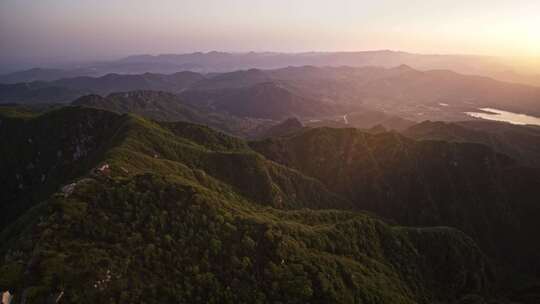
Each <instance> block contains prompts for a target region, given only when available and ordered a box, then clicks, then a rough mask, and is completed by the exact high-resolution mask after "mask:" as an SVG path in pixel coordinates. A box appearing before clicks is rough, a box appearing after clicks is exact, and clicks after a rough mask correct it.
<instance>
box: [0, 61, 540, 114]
mask: <svg viewBox="0 0 540 304" xmlns="http://www.w3.org/2000/svg"><path fill="white" fill-rule="evenodd" d="M249 88H251V90H255V91H264V92H266V91H267V90H272V91H275V92H271V93H268V94H266V93H264V94H263V96H259V99H260V98H261V97H265V96H266V95H268V96H269V98H270V97H272V96H274V95H275V96H276V97H280V98H281V96H282V95H283V94H288V95H290V96H294V98H295V99H298V100H300V99H302V100H303V101H298V102H292V101H291V100H290V99H291V98H292V97H283V98H284V99H285V101H283V102H285V103H287V104H288V103H292V104H291V105H290V106H295V105H296V104H298V103H303V102H312V103H313V105H312V106H311V107H312V108H313V111H312V112H314V113H318V114H319V115H325V114H327V113H328V111H327V109H326V108H325V107H323V105H332V106H334V107H335V108H336V110H335V111H336V112H337V111H338V110H339V111H344V112H343V113H341V114H345V113H347V112H353V111H357V110H358V108H359V107H363V108H367V109H370V110H374V111H382V112H384V113H386V114H389V115H391V116H398V117H400V118H403V119H406V120H411V121H422V120H426V119H430V120H464V119H467V116H466V115H465V114H464V112H466V111H473V110H476V109H478V108H482V107H492V108H497V109H502V110H507V111H512V112H517V113H526V114H529V115H537V116H538V115H540V106H539V104H538V100H539V98H540V88H539V87H534V86H526V85H520V84H512V83H505V82H500V81H496V80H493V79H490V78H485V77H479V76H468V75H462V74H457V73H454V72H451V71H447V70H432V71H426V72H423V71H419V70H415V69H412V68H411V67H409V66H404V65H402V66H398V67H395V68H378V67H363V68H351V67H336V68H333V67H323V68H319V67H310V66H305V67H289V68H284V69H277V70H256V69H250V70H243V71H236V72H230V73H221V74H219V73H217V74H216V73H213V74H197V73H194V72H180V73H176V74H168V75H163V74H151V73H145V74H139V75H120V74H109V75H105V76H102V77H98V78H93V77H78V78H67V79H60V80H56V81H51V82H30V83H23V84H20V83H19V84H11V85H10V84H7V85H6V84H3V85H0V102H17V103H38V102H42V103H45V102H49V103H50V102H70V101H72V100H73V99H75V98H76V97H80V96H83V95H87V94H89V93H94V94H100V95H106V94H109V93H112V92H123V91H130V90H158V91H166V92H170V93H181V94H185V96H188V97H200V98H204V99H206V100H205V102H208V101H209V100H208V99H214V98H216V97H215V95H219V96H222V95H223V96H225V97H223V98H228V97H229V96H233V97H234V98H236V96H237V95H238V96H239V97H238V99H245V97H242V94H247V93H246V90H249ZM188 92H190V94H188ZM194 94H198V95H194ZM253 94H257V92H250V93H249V96H250V97H251V96H252V95H253ZM287 99H289V101H287ZM238 102H239V103H242V102H240V101H238ZM261 103H262V101H261ZM264 104H265V105H266V104H267V102H266V101H265V102H264ZM442 105H444V106H442ZM249 106H253V105H252V104H251V103H249ZM339 107H340V108H339ZM233 108H235V107H233ZM241 108H243V104H242V107H241ZM319 108H320V109H319ZM231 110H232V111H233V112H235V111H236V112H238V111H239V110H238V109H236V110H235V109H231ZM301 112H305V110H303V111H301ZM293 114H294V113H289V116H291V115H293ZM304 114H306V115H312V113H304ZM242 115H243V114H242ZM255 115H264V116H269V113H265V114H262V113H255ZM270 116H274V114H272V115H270ZM278 116H280V115H278ZM280 118H283V117H282V116H280Z"/></svg>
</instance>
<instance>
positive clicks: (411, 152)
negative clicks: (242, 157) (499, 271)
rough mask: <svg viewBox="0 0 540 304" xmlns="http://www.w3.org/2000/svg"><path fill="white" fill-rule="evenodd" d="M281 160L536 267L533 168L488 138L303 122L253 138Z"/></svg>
mask: <svg viewBox="0 0 540 304" xmlns="http://www.w3.org/2000/svg"><path fill="white" fill-rule="evenodd" d="M250 145H251V147H252V148H253V149H254V150H256V151H258V152H260V153H261V154H263V155H265V156H266V157H267V158H269V159H272V160H274V161H276V162H278V163H281V164H283V165H285V166H288V167H291V168H295V169H298V170H299V171H301V172H302V173H304V174H306V175H308V176H312V177H314V178H317V179H318V180H320V181H322V182H323V183H324V184H325V185H326V186H327V187H328V188H329V189H330V190H332V191H334V192H336V193H339V194H341V195H343V196H344V197H346V198H348V199H349V200H351V201H352V202H353V204H354V205H355V208H356V209H360V210H369V211H372V212H374V213H375V214H378V215H381V216H383V217H386V218H390V219H394V220H396V221H397V222H398V223H400V224H404V225H412V226H432V225H448V226H452V227H456V228H459V229H461V230H463V231H464V232H466V233H467V234H468V235H471V236H472V237H473V238H474V239H475V240H477V241H478V243H479V245H480V247H481V248H482V249H483V250H484V251H485V252H486V253H488V255H490V256H492V257H495V258H497V259H499V260H501V261H504V262H503V263H502V264H506V265H514V266H516V267H519V268H521V269H522V271H526V272H529V273H531V274H533V275H538V272H539V270H540V264H539V262H538V256H539V255H540V246H538V245H537V243H536V242H534V241H532V239H531V237H532V236H531V235H532V234H531V233H534V232H533V231H538V229H540V227H539V226H538V224H537V223H538V221H537V219H538V217H539V216H540V204H539V203H538V197H539V190H538V189H540V171H539V170H538V169H532V168H524V167H520V166H519V165H516V162H515V161H514V160H512V159H511V158H509V157H508V156H506V155H503V154H499V153H496V152H494V151H493V150H491V149H489V148H488V147H487V146H483V145H479V144H471V143H448V142H443V141H429V140H425V141H414V140H411V139H408V138H406V137H404V136H402V135H400V134H398V133H395V132H390V133H384V132H383V133H379V134H369V133H366V132H364V131H360V130H356V129H330V128H319V129H307V130H304V131H302V132H297V133H295V134H293V135H290V136H284V137H280V138H273V139H272V138H271V139H266V140H264V141H258V142H252V143H251V144H250Z"/></svg>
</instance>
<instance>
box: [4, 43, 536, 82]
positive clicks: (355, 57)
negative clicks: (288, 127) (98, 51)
mask: <svg viewBox="0 0 540 304" xmlns="http://www.w3.org/2000/svg"><path fill="white" fill-rule="evenodd" d="M400 64H406V65H409V66H412V67H414V68H416V69H420V70H434V69H445V70H453V71H456V72H459V73H463V74H471V75H482V76H488V77H494V78H496V79H499V80H502V81H510V82H517V83H523V84H530V85H537V86H538V85H540V78H539V77H538V75H528V74H522V73H519V72H516V71H515V69H514V68H513V67H511V66H508V65H507V64H506V63H505V62H503V60H501V59H498V58H494V57H490V56H466V55H424V54H413V53H406V52H399V51H390V50H379V51H365V52H309V53H296V54H290V53H289V54H288V53H272V52H261V53H255V52H250V53H226V52H216V51H213V52H207V53H201V52H197V53H191V54H163V55H156V56H152V55H134V56H129V57H126V58H122V59H119V60H113V61H106V62H99V63H95V62H91V63H86V64H85V63H82V64H81V63H78V64H77V65H76V66H73V67H70V66H69V65H68V66H66V67H64V69H63V70H59V69H30V70H26V71H20V72H15V73H11V74H7V75H1V76H0V83H16V82H29V81H34V80H39V81H50V80H57V79H61V78H66V77H78V76H96V77H98V76H103V75H106V74H110V73H116V74H142V73H146V72H151V73H162V74H169V73H175V72H178V71H186V70H189V71H193V72H199V73H224V72H231V71H235V70H241V69H251V68H257V69H278V68H285V67H289V66H294V67H298V66H305V65H312V66H318V67H323V66H331V67H339V66H351V67H365V66H381V67H386V68H388V67H393V66H398V65H400Z"/></svg>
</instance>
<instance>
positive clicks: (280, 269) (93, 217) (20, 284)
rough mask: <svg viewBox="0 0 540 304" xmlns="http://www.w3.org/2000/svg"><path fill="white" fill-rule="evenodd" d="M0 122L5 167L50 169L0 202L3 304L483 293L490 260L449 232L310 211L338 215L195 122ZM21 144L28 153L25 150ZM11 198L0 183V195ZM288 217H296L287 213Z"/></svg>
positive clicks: (60, 113) (67, 112)
mask: <svg viewBox="0 0 540 304" xmlns="http://www.w3.org/2000/svg"><path fill="white" fill-rule="evenodd" d="M0 117H1V120H2V124H1V125H0V130H1V132H4V133H3V134H10V133H11V132H15V131H14V130H19V129H20V130H23V131H22V132H23V133H21V134H20V135H19V136H13V137H12V138H11V139H10V144H9V145H7V144H6V145H5V146H3V149H5V150H9V147H11V146H17V147H20V151H19V152H18V153H20V155H26V154H24V153H27V155H28V156H25V157H17V159H21V160H26V161H28V160H35V159H36V157H37V156H41V155H43V157H42V158H38V160H35V163H36V164H37V165H35V167H36V168H39V172H40V173H41V172H45V173H46V174H47V176H49V175H52V174H53V173H55V172H61V173H62V175H61V177H58V178H57V179H56V180H53V179H52V178H51V179H47V180H48V183H49V184H47V187H45V186H43V185H41V184H39V183H35V182H33V180H31V181H32V182H28V183H26V179H25V184H24V187H25V189H26V192H27V193H37V192H36V191H37V190H38V189H42V190H40V191H41V193H42V195H41V196H32V197H27V196H26V194H25V193H22V192H17V193H15V195H14V196H13V197H11V199H10V200H9V201H5V200H4V199H2V205H1V208H2V209H1V212H0V213H2V214H6V213H7V212H8V210H10V211H9V213H10V214H12V209H16V210H17V213H16V215H17V216H13V217H10V218H9V223H8V224H7V225H5V226H4V227H3V229H2V231H1V232H0V244H1V245H0V256H1V260H0V261H1V264H0V269H1V271H0V289H2V290H6V289H10V290H11V291H12V292H13V293H14V294H15V301H18V302H21V301H23V299H24V301H26V303H41V302H43V301H45V300H46V299H49V300H52V301H60V302H61V303H96V302H107V303H128V302H131V303H133V302H146V303H166V302H180V303H253V302H259V303H265V302H272V303H275V302H282V303H284V302H286V303H306V302H309V303H359V302H361V303H432V302H435V301H438V302H442V303H451V302H453V301H454V300H459V299H462V298H464V297H465V298H483V297H486V298H489V297H493V296H494V295H493V290H492V289H491V287H492V286H493V285H492V283H493V271H492V269H491V267H490V263H489V262H488V261H487V259H486V257H485V256H484V255H483V253H482V252H481V250H480V249H479V248H478V246H476V245H475V242H474V241H473V240H472V239H471V238H469V237H468V236H466V235H465V234H463V233H462V232H460V231H458V230H455V229H452V228H442V227H441V228H403V227H399V226H392V225H389V224H387V223H385V222H383V221H381V220H380V219H377V218H375V217H374V216H372V215H367V214H365V213H359V212H350V211H335V210H318V211H317V210H313V209H321V208H324V209H328V208H330V207H332V206H340V207H342V208H348V209H351V208H352V206H350V205H349V203H348V202H347V201H346V200H345V199H342V198H340V197H339V196H337V195H335V194H333V193H331V192H329V191H328V190H326V187H325V186H324V185H323V184H322V183H321V182H319V181H317V180H315V179H313V178H310V177H306V176H305V175H303V174H301V173H299V172H298V171H295V170H292V169H289V168H287V167H284V166H282V165H278V164H276V163H274V162H272V161H269V160H267V159H266V158H264V157H263V156H261V155H260V154H258V153H256V152H254V151H253V150H251V149H250V148H249V147H248V146H247V145H246V144H245V143H244V142H243V141H241V140H238V139H235V138H232V137H229V136H226V135H224V134H222V133H219V132H215V131H212V130H211V129H209V128H207V127H202V126H197V125H193V124H189V123H157V122H152V121H148V120H145V119H142V118H140V117H137V116H132V115H121V114H116V113H112V112H106V111H102V110H97V109H89V108H80V107H66V108H62V109H59V110H55V111H51V112H47V113H45V114H42V115H39V116H23V117H17V116H15V115H13V113H12V114H10V115H9V116H8V115H6V114H2V116H0ZM25 132H27V133H25ZM39 132H41V133H39ZM30 134H35V137H34V138H35V140H36V141H34V139H33V140H32V143H36V146H26V144H28V140H27V139H28V138H27V136H28V135H30ZM59 134H60V135H61V136H58V135H59ZM38 135H39V136H38ZM38 138H39V140H38ZM54 138H59V139H58V140H56V141H54V140H53V139H54ZM83 139H84V140H83ZM25 143H26V144H25ZM45 143H48V144H45ZM2 144H3V145H4V143H2ZM77 147H79V149H77ZM58 150H61V151H63V152H62V156H61V157H60V160H58V159H57V158H58V157H57V154H56V152H57V151H58ZM80 151H84V153H81V152H80ZM53 152H54V153H53ZM45 156H46V157H45ZM53 156H55V157H57V158H54V157H53ZM76 156H77V157H76ZM26 161H25V162H23V161H21V162H10V161H6V160H5V159H4V158H2V166H3V167H4V166H9V168H11V171H9V172H7V171H4V170H2V171H1V174H2V178H3V180H8V179H9V178H10V177H11V176H12V175H13V173H15V172H19V171H21V170H27V169H26V167H27V162H26ZM66 172H67V173H66ZM4 174H6V176H4ZM28 174H29V175H31V174H30V173H28ZM55 174H57V175H58V176H60V173H55ZM32 176H33V175H32ZM11 178H12V177H11ZM11 190H12V189H4V188H2V190H1V194H2V197H7V195H9V193H10V192H11ZM21 201H24V202H25V203H24V206H23V205H21V204H20V202H21ZM302 207H309V208H311V209H301V210H296V209H299V208H302ZM9 208H11V209H9Z"/></svg>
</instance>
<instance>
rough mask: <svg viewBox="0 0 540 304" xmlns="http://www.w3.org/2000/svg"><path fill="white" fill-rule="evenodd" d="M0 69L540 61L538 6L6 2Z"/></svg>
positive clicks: (521, 0) (441, 0)
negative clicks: (389, 53) (189, 57)
mask: <svg viewBox="0 0 540 304" xmlns="http://www.w3.org/2000/svg"><path fill="white" fill-rule="evenodd" d="M0 41H1V43H0V63H2V62H3V63H9V62H18V61H25V60H26V61H35V62H40V61H47V60H48V61H59V62H60V61H67V60H71V61H77V60H102V59H113V58H119V57H123V56H126V55H132V54H146V53H147V54H162V53H186V52H193V51H211V50H218V51H234V52H247V51H279V52H304V51H362V50H377V49H392V50H402V51H409V52H416V53H438V54H478V55H496V56H506V57H527V58H531V57H534V58H538V57H540V0H513V1H510V0H378V1H362V0H265V1H261V0H154V1H148V0H145V1H142V0H77V1H75V0H39V1H36V0H0Z"/></svg>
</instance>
